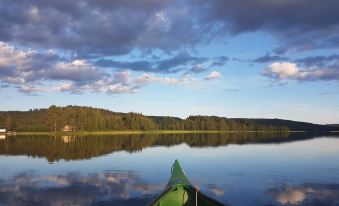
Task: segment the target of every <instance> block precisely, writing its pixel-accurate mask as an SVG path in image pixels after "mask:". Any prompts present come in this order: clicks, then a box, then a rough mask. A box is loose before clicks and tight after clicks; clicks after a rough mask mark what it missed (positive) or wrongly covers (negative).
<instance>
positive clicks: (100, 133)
mask: <svg viewBox="0 0 339 206" xmlns="http://www.w3.org/2000/svg"><path fill="white" fill-rule="evenodd" d="M292 132H293V133H297V132H300V133H303V132H308V131H265V130H263V131H206V130H150V131H142V130H138V131H131V130H120V131H74V132H57V133H55V132H6V133H0V134H2V135H9V136H12V135H14V136H20V135H21V136H22V135H133V134H135V135H136V134H218V133H219V134H220V133H225V134H226V133H292Z"/></svg>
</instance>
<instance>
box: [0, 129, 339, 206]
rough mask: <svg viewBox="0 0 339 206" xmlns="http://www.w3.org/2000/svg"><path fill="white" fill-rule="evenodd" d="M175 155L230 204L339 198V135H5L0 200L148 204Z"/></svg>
mask: <svg viewBox="0 0 339 206" xmlns="http://www.w3.org/2000/svg"><path fill="white" fill-rule="evenodd" d="M175 159H178V160H179V161H180V163H181V165H182V167H183V168H184V170H185V172H186V174H187V176H188V178H189V179H190V180H191V182H192V183H193V184H194V185H195V186H198V187H199V188H200V190H201V191H202V192H204V193H205V194H207V195H208V196H210V197H213V198H215V199H217V200H219V201H220V202H222V203H225V204H227V205H339V135H336V134H321V135H319V134H318V135H317V134H308V133H292V134H279V135H277V134H263V133H229V134H227V133H226V134H173V135H171V134H159V135H154V134H153V135H151V134H149V135H146V134H145V135H111V136H79V137H75V136H60V137H59V136H56V137H55V136H10V137H8V136H7V137H5V136H3V137H2V138H1V139H0V171H1V173H0V174H1V176H0V205H136V206H138V205H147V203H149V202H150V201H151V200H152V199H153V198H155V197H156V196H157V195H158V194H159V193H161V192H162V190H163V189H164V187H165V185H166V184H167V181H168V179H169V176H170V170H171V165H172V163H173V162H174V160H175Z"/></svg>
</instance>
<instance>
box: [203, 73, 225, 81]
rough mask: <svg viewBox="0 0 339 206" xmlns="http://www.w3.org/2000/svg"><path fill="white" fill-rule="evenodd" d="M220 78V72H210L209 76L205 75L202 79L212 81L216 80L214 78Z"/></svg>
mask: <svg viewBox="0 0 339 206" xmlns="http://www.w3.org/2000/svg"><path fill="white" fill-rule="evenodd" d="M219 77H221V74H220V72H217V71H212V72H211V73H210V74H209V75H207V76H206V77H205V78H204V79H205V80H213V79H216V78H219Z"/></svg>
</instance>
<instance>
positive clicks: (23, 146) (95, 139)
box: [0, 132, 315, 162]
mask: <svg viewBox="0 0 339 206" xmlns="http://www.w3.org/2000/svg"><path fill="white" fill-rule="evenodd" d="M313 137H315V136H314V135H311V134H307V135H306V134H300V133H299V134H291V135H290V136H289V134H288V133H254V132H253V133H249V132H247V133H216V134H143V135H119V136H118V135H113V136H79V137H74V136H63V137H48V136H14V137H9V138H7V139H6V140H3V141H0V154H7V155H8V154H9V155H29V156H34V157H35V156H37V157H46V158H47V159H48V161H50V162H53V161H57V160H60V159H65V160H75V159H87V158H91V157H95V156H100V155H104V154H109V153H112V152H116V151H127V152H136V151H141V150H142V149H144V148H146V147H152V146H172V145H178V144H181V143H185V144H187V145H189V146H191V147H217V146H224V145H228V144H246V143H279V142H288V141H294V140H300V139H308V138H313Z"/></svg>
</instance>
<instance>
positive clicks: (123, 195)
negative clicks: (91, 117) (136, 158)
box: [0, 171, 164, 206]
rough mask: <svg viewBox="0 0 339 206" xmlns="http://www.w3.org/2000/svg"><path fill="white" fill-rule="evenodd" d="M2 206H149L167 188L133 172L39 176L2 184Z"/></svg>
mask: <svg viewBox="0 0 339 206" xmlns="http://www.w3.org/2000/svg"><path fill="white" fill-rule="evenodd" d="M0 182H1V186H0V205H1V204H5V205H54V206H58V205H93V204H94V205H106V204H109V205H129V204H130V205H131V204H133V205H146V204H147V203H148V202H150V200H151V199H152V198H154V196H155V195H156V194H157V193H159V192H161V190H162V189H163V188H164V184H149V183H146V182H145V181H143V180H142V179H140V178H139V176H138V174H137V173H136V172H133V171H128V172H122V171H115V172H107V173H100V174H99V173H94V174H89V175H87V176H83V175H81V174H80V173H68V174H66V175H49V176H38V175H36V174H34V173H28V172H27V173H21V174H18V175H16V176H14V177H13V178H10V179H7V180H0Z"/></svg>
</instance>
